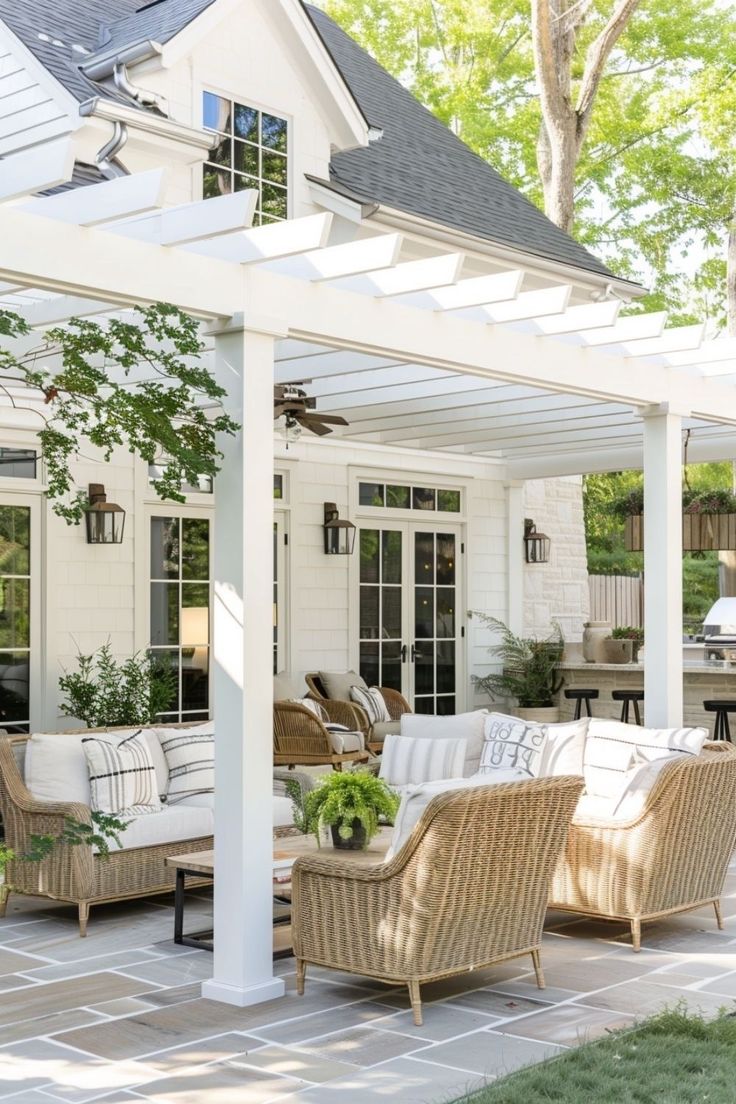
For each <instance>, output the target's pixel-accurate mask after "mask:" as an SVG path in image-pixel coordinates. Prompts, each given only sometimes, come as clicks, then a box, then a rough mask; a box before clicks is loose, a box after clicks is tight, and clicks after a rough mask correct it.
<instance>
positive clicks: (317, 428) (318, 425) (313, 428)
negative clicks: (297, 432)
mask: <svg viewBox="0 0 736 1104" xmlns="http://www.w3.org/2000/svg"><path fill="white" fill-rule="evenodd" d="M302 424H303V425H304V428H305V429H308V430H309V432H310V433H316V434H317V436H318V437H324V436H326V434H328V433H332V430H331V429H330V427H329V426H326V425H323V424H322V422H304V423H302Z"/></svg>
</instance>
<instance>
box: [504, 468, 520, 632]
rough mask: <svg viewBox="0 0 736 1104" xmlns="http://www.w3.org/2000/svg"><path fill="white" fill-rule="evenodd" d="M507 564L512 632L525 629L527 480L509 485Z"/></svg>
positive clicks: (508, 612) (509, 619) (507, 497)
mask: <svg viewBox="0 0 736 1104" xmlns="http://www.w3.org/2000/svg"><path fill="white" fill-rule="evenodd" d="M505 487H506V564H507V582H508V610H507V615H506V618H507V620H506V624H507V625H508V627H509V628H510V629H511V631H512V632H513V633H516V635H517V636H521V635H522V634H523V632H524V543H523V541H524V480H523V479H512V480H509V481H508V482H507V483H506V484H505Z"/></svg>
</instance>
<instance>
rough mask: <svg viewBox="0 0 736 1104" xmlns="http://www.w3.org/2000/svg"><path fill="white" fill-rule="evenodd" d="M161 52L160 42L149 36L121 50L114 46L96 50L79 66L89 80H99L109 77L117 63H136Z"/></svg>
mask: <svg viewBox="0 0 736 1104" xmlns="http://www.w3.org/2000/svg"><path fill="white" fill-rule="evenodd" d="M162 52H163V46H162V45H161V43H160V42H154V41H153V39H150V38H149V39H144V40H143V41H142V42H135V43H133V44H132V45H131V46H126V47H125V48H124V49H122V50H121V49H120V48H119V47H115V48H114V49H111V50H101V51H98V52H97V53H96V54H92V55H91V56H90V57H88V58H86V59H85V60H84V61H83V62H81V64H80V66H79V68H80V69H81V70H82V72H83V73H84V75H85V77H88V78H89V79H90V80H92V81H101V80H105V79H106V78H107V77H111V76H112V75H113V74H114V72H115V67H116V66H117V65H137V64H138V62H141V61H148V60H149V58H152V57H156V56H157V55H159V54H161V53H162Z"/></svg>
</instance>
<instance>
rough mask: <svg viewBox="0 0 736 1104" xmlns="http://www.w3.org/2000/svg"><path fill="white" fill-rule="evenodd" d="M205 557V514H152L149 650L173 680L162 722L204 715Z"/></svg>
mask: <svg viewBox="0 0 736 1104" xmlns="http://www.w3.org/2000/svg"><path fill="white" fill-rule="evenodd" d="M210 559H211V557H210V522H209V519H208V518H194V517H154V518H151V651H152V653H153V655H154V656H156V657H159V658H161V659H162V660H163V661H164V662H166V663H168V664H170V665H171V666H172V667H173V669H174V671H175V673H176V679H177V685H176V690H175V692H174V696H173V698H172V700H171V702H170V703H169V706H168V708H167V709H166V710H165V712H164V713H163V714H162V715H161V719H162V720H166V721H187V720H198V719H201V720H204V719H206V718H207V717H208V716H209V708H210V698H209V682H210V677H209V676H210Z"/></svg>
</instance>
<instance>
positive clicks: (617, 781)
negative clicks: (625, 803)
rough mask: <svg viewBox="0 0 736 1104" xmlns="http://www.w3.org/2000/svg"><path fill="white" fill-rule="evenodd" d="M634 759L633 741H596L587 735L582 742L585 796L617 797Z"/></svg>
mask: <svg viewBox="0 0 736 1104" xmlns="http://www.w3.org/2000/svg"><path fill="white" fill-rule="evenodd" d="M635 760H636V748H635V746H634V745H633V744H627V743H620V742H616V741H615V740H596V739H593V738H592V737H590V736H589V737H588V739H587V740H586V742H585V764H584V771H583V773H584V775H585V792H586V794H587V795H588V796H595V797H609V798H615V799H616V800H617V801H618V800H619V799H620V797H621V795H622V794H623V792H624V790H625V789H626V787H627V785H628V784H629V781H630V780H631V777H632V776H631V774H629V772H630V771H631V770H632V769H633V768H634V765H635Z"/></svg>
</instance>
